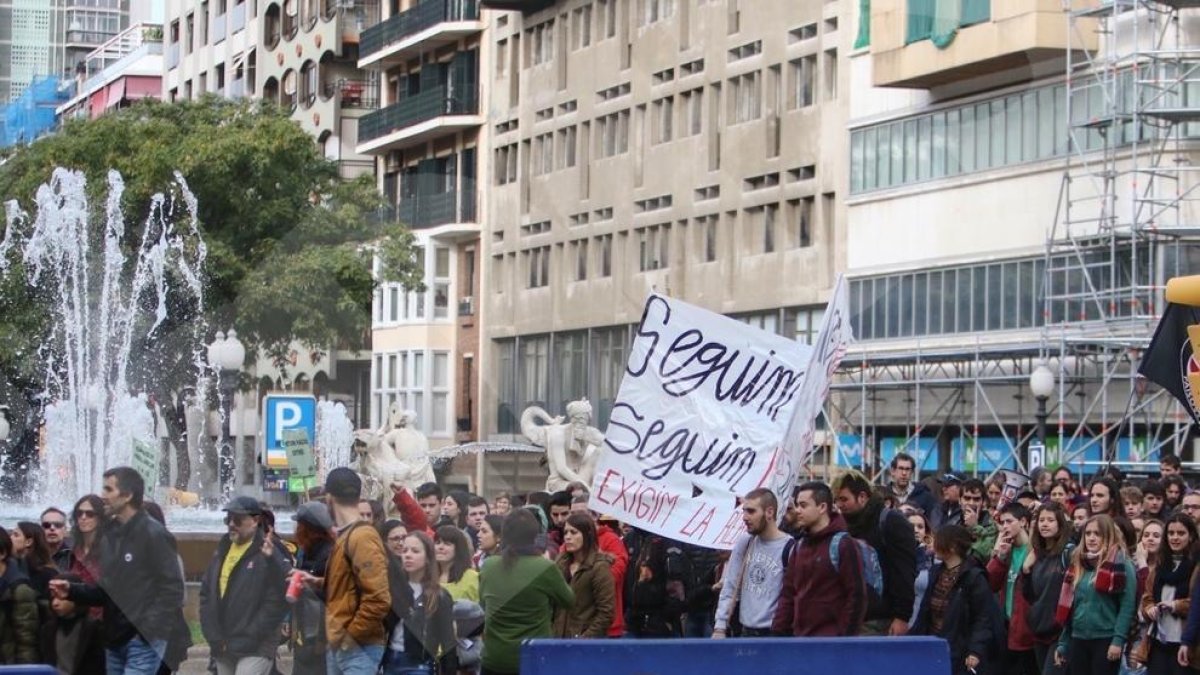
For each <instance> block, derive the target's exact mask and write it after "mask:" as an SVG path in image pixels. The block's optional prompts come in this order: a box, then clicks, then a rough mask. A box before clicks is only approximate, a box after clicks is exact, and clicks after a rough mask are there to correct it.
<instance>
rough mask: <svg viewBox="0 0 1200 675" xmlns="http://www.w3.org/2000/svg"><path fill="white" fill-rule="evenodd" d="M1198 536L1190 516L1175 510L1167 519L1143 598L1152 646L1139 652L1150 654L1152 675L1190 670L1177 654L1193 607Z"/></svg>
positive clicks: (1176, 674)
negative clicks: (1190, 609)
mask: <svg viewBox="0 0 1200 675" xmlns="http://www.w3.org/2000/svg"><path fill="white" fill-rule="evenodd" d="M1197 538H1198V537H1197V533H1196V523H1195V522H1194V521H1193V520H1192V519H1191V517H1189V516H1187V515H1184V514H1181V513H1176V514H1175V515H1173V516H1171V518H1170V519H1169V520H1167V545H1166V546H1165V547H1164V548H1163V550H1162V552H1161V553H1160V554H1159V556H1158V564H1157V565H1156V566H1155V567H1153V568H1151V570H1150V575H1149V577H1148V578H1147V579H1146V591H1145V593H1144V594H1143V595H1142V602H1141V615H1142V618H1143V619H1145V620H1146V621H1147V622H1148V623H1149V624H1150V625H1149V628H1147V633H1146V640H1147V641H1148V644H1147V646H1148V647H1149V649H1148V650H1146V651H1145V652H1143V653H1142V654H1141V655H1140V656H1147V657H1148V658H1147V660H1146V664H1145V665H1146V669H1147V672H1148V673H1149V675H1182V674H1183V673H1186V672H1187V670H1188V669H1187V668H1186V666H1184V665H1181V664H1180V663H1179V662H1178V654H1179V652H1180V643H1181V642H1182V640H1183V624H1184V621H1185V619H1186V618H1187V615H1188V609H1189V608H1190V607H1191V599H1190V598H1191V586H1192V576H1193V572H1195V570H1196V543H1197ZM1184 651H1186V649H1185V650H1184Z"/></svg>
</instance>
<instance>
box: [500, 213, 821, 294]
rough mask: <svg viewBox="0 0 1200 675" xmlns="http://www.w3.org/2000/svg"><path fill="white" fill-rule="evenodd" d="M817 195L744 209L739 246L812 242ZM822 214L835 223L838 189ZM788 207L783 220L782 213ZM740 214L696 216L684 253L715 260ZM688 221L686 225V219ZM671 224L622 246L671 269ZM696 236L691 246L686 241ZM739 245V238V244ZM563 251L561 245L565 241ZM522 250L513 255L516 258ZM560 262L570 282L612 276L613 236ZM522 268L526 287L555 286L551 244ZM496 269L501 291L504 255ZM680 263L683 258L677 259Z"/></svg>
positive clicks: (642, 260)
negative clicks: (724, 227) (723, 234)
mask: <svg viewBox="0 0 1200 675" xmlns="http://www.w3.org/2000/svg"><path fill="white" fill-rule="evenodd" d="M816 199H817V198H816V197H815V196H813V197H804V198H801V199H793V200H788V201H786V202H782V203H773V204H765V205H763V206H755V207H751V208H748V209H745V210H743V211H742V212H741V217H742V222H741V228H739V233H738V234H739V235H740V237H739V238H740V244H741V245H740V246H739V250H741V251H743V252H744V253H745V254H747V255H755V254H763V253H775V252H777V251H782V250H787V249H796V248H807V247H810V246H812V245H813V241H814V238H813V228H814V221H813V218H814V209H815V206H816ZM821 199H822V206H821V208H822V210H823V212H824V215H823V217H824V218H825V219H826V222H827V223H829V224H830V226H831V224H832V219H833V217H834V208H835V199H836V195H835V194H834V193H825V194H823V195H821ZM781 210H782V211H783V216H782V218H781V216H780V211H781ZM737 218H738V213H737V212H727V213H725V214H716V213H714V214H709V215H705V216H700V217H698V218H693V219H692V229H691V230H690V232H689V231H688V230H687V229H686V228H683V229H684V230H685V231H684V233H683V234H681V235H678V236H680V237H682V238H683V239H684V242H683V243H684V244H685V249H684V250H685V251H687V252H688V253H689V255H690V256H692V257H693V259H694V260H696V261H699V262H713V261H715V260H716V259H717V251H718V249H719V247H720V241H721V239H720V228H721V223H722V221H724V222H725V223H726V224H728V225H732V224H733V223H735V222H736V221H737ZM683 224H684V225H686V223H683ZM538 225H539V227H538V228H537V230H536V231H535V232H530V233H527V234H533V233H540V232H545V231H548V230H549V227H548V225H549V222H548V221H547V222H545V223H539V224H538ZM672 227H673V226H672V224H671V223H658V224H655V225H648V226H643V227H639V228H635V229H634V230H632V231H631V232H621V233H619V235H618V236H619V237H620V240H619V242H618V243H619V245H620V246H621V247H625V246H628V245H630V242H629V238H630V237H632V244H633V245H636V247H637V248H636V252H634V251H633V250H632V249H625V250H629V251H631V254H633V253H635V254H636V256H637V260H638V271H639V272H651V271H654V270H660V269H666V268H668V267H670V266H671V255H670V253H671V248H672V247H671V239H672V234H671V232H672ZM688 239H691V240H692V241H691V242H690V243H691V248H690V249H689V248H687V247H686V244H688V243H689V242H688V241H687V240H688ZM735 243H736V242H735ZM560 249H561V245H560ZM516 255H517V254H516V253H509V254H508V257H509V260H510V261H511V260H512V259H513V258H514V257H515V256H516ZM565 255H566V256H567V257H564V258H562V261H561V264H562V265H564V267H566V268H567V271H568V275H569V276H567V278H568V279H569V280H571V281H586V280H587V279H588V278H589V276H592V277H594V278H597V279H603V278H607V277H611V276H612V268H613V235H612V234H604V235H599V236H595V237H590V238H589V237H583V238H578V239H574V240H571V241H570V242H568V249H567V251H566V252H565ZM520 256H521V269H522V270H523V274H524V287H525V288H543V287H546V286H549V285H550V280H551V278H552V277H551V267H552V260H553V259H554V255H553V249H552V247H551V246H537V247H532V248H527V249H523V250H522V251H520ZM492 261H493V270H494V272H495V279H496V284H495V292H497V293H502V292H504V289H505V287H506V284H505V268H504V266H505V264H506V263H505V254H497V255H495V256H493V258H492ZM677 262H678V261H677Z"/></svg>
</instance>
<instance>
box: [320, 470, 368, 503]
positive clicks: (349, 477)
mask: <svg viewBox="0 0 1200 675" xmlns="http://www.w3.org/2000/svg"><path fill="white" fill-rule="evenodd" d="M325 492H326V494H328V495H329V496H331V497H333V498H334V499H337V500H341V501H348V500H351V499H358V498H359V496H361V494H362V479H361V478H359V477H358V474H356V473H354V472H353V471H351V470H350V469H347V468H346V467H344V466H341V467H338V468H336V469H334V470H333V471H330V472H329V475H328V476H326V477H325Z"/></svg>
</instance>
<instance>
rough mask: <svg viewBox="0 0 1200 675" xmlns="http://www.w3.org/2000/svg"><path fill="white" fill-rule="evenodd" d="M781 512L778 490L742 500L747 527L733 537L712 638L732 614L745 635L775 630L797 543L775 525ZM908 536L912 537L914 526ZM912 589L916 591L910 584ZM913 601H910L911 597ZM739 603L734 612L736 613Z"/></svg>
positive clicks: (724, 627)
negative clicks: (777, 607)
mask: <svg viewBox="0 0 1200 675" xmlns="http://www.w3.org/2000/svg"><path fill="white" fill-rule="evenodd" d="M778 512H779V503H778V500H777V499H776V498H775V493H773V492H771V491H770V490H768V489H766V488H758V489H756V490H751V491H750V492H749V493H748V494H747V495H746V497H745V498H744V499H743V500H742V523H743V524H744V525H745V526H746V531H745V532H744V533H743V534H741V535H739V536H738V538H737V541H735V542H734V544H733V551H732V552H731V553H730V556H729V564H728V565H727V566H726V568H725V583H724V585H723V586H722V587H721V597H720V599H719V600H718V601H717V615H716V619H715V621H714V627H713V637H714V638H723V637H725V636H726V635H727V634H728V632H729V625H730V621H731V619H736V620H737V621H738V622H740V624H741V637H766V636H769V635H770V634H771V622H772V620H773V619H774V618H775V606H776V603H777V602H778V601H779V591H780V589H782V588H783V574H784V571H785V569H786V567H787V561H788V558H789V557H790V556H791V552H792V547H793V546H794V545H795V543H796V540H795V539H793V538H791V537H790V536H788V535H787V534H784V533H783V532H780V531H779V526H778V525H776V521H777V520H778V517H777V514H778ZM905 522H907V521H905ZM909 537H912V531H911V527H910V530H909ZM913 541H914V542H915V541H916V539H915V538H914V539H913ZM914 578H915V575H914ZM909 594H910V596H911V594H912V586H911V584H910V585H909ZM909 604H910V605H911V604H912V603H911V597H910V602H909ZM735 605H736V608H737V616H736V617H735V616H732V615H733V611H734V606H735ZM909 609H910V611H911V609H912V608H911V607H910V608H909Z"/></svg>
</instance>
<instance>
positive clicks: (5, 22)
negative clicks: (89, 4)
mask: <svg viewBox="0 0 1200 675" xmlns="http://www.w3.org/2000/svg"><path fill="white" fill-rule="evenodd" d="M52 19H53V10H52V7H51V5H50V3H49V2H47V1H46V0H0V104H4V103H9V102H11V101H15V100H16V99H17V97H19V96H20V95H21V93H22V92H24V91H25V88H26V87H28V86H29V84H30V83H31V82H33V80H34V78H39V77H45V76H47V75H51V74H52V73H51V70H50V48H49V45H50V43H51V41H52V40H51V35H52V33H51V31H50V27H51V22H52Z"/></svg>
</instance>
